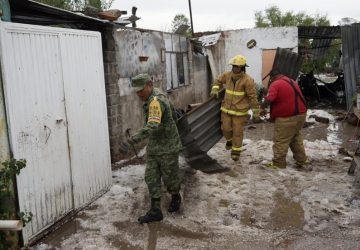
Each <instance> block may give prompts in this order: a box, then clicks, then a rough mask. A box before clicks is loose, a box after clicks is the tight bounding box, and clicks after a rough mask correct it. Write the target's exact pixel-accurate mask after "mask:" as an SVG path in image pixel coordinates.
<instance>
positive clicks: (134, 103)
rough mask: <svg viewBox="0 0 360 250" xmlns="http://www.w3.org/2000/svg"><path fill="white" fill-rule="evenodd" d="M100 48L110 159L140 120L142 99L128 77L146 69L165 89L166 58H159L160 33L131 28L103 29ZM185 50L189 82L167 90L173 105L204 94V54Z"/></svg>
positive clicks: (115, 157)
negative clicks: (186, 52) (142, 57)
mask: <svg viewBox="0 0 360 250" xmlns="http://www.w3.org/2000/svg"><path fill="white" fill-rule="evenodd" d="M188 46H190V44H189V43H188ZM103 49H104V64H105V85H106V92H107V105H108V117H109V133H110V148H111V156H112V160H113V161H117V160H119V159H121V158H122V157H123V155H121V153H120V151H119V149H120V143H121V142H122V141H124V140H125V133H126V130H127V129H128V128H131V133H135V132H136V131H137V130H138V129H140V128H141V127H142V126H143V124H144V120H143V119H144V118H143V110H142V101H141V100H140V99H139V98H138V97H137V96H136V93H134V91H133V90H132V88H131V78H132V77H134V76H136V75H137V74H140V73H148V74H149V75H150V76H151V77H152V78H153V81H154V85H155V87H158V88H160V89H162V90H163V91H164V92H165V93H166V83H167V81H166V77H167V76H166V62H164V61H162V60H161V59H162V58H161V50H162V49H165V41H164V33H162V32H159V31H148V30H147V31H144V30H137V29H132V28H118V29H107V30H106V31H104V32H103ZM188 51H189V52H188V55H189V68H190V69H189V75H190V84H189V85H186V86H183V87H179V88H176V89H172V90H169V91H168V96H169V98H170V100H171V101H172V102H173V104H174V106H175V107H177V108H182V109H186V107H187V105H188V104H191V103H196V102H201V101H204V100H205V99H206V97H207V96H208V91H207V86H208V77H207V75H208V73H207V66H206V65H207V64H206V57H205V56H200V55H197V56H195V55H192V53H191V49H190V48H189V50H188ZM139 56H147V57H148V60H147V61H140V60H139Z"/></svg>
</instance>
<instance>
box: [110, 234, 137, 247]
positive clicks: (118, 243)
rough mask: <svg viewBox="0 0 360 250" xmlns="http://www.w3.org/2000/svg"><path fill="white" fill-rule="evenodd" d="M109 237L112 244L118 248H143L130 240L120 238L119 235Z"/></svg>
mask: <svg viewBox="0 0 360 250" xmlns="http://www.w3.org/2000/svg"><path fill="white" fill-rule="evenodd" d="M107 239H108V240H109V241H110V243H111V245H112V246H114V247H116V249H121V250H142V249H143V248H142V247H140V246H133V245H131V244H130V243H129V242H126V241H122V240H120V237H119V235H111V236H108V237H107Z"/></svg>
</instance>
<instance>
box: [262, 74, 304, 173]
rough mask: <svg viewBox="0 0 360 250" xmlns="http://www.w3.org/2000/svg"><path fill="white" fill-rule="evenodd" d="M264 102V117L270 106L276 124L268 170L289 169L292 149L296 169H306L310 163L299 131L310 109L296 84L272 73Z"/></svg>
mask: <svg viewBox="0 0 360 250" xmlns="http://www.w3.org/2000/svg"><path fill="white" fill-rule="evenodd" d="M264 99H265V101H264V102H263V103H262V104H261V108H262V112H261V113H263V112H264V111H263V110H264V109H265V108H266V107H267V106H269V105H270V117H271V118H272V119H273V120H274V121H275V125H274V137H273V142H274V144H273V159H272V163H269V164H267V167H269V168H274V169H276V168H286V154H287V152H288V149H289V147H290V149H291V151H292V152H293V157H294V159H295V161H296V165H297V167H299V168H301V167H302V168H304V169H305V168H306V167H305V165H307V164H308V163H309V162H308V160H307V157H306V154H305V149H304V144H303V138H302V136H301V132H300V130H301V128H302V127H303V126H304V123H305V119H306V111H307V108H306V101H305V98H304V96H303V94H302V92H301V90H300V88H299V86H298V84H297V82H296V81H294V80H292V79H290V78H289V77H287V76H285V75H282V74H281V73H280V71H279V70H277V69H273V70H272V71H271V73H270V83H269V88H268V94H267V96H266V97H265V98H264ZM306 169H308V168H306ZM308 170H310V169H308Z"/></svg>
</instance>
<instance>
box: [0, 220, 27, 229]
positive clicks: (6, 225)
mask: <svg viewBox="0 0 360 250" xmlns="http://www.w3.org/2000/svg"><path fill="white" fill-rule="evenodd" d="M22 228H23V222H22V221H21V220H0V231H1V230H9V231H20V230H21V229H22Z"/></svg>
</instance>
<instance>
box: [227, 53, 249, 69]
mask: <svg viewBox="0 0 360 250" xmlns="http://www.w3.org/2000/svg"><path fill="white" fill-rule="evenodd" d="M229 64H230V65H235V66H239V67H243V66H248V65H246V57H245V56H243V55H236V56H234V57H233V58H231V59H230V61H229Z"/></svg>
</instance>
